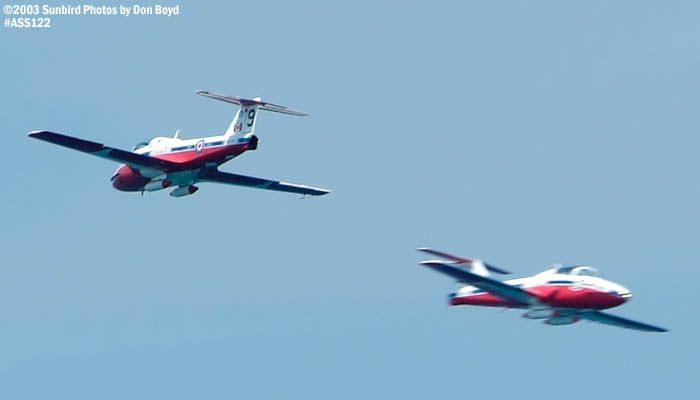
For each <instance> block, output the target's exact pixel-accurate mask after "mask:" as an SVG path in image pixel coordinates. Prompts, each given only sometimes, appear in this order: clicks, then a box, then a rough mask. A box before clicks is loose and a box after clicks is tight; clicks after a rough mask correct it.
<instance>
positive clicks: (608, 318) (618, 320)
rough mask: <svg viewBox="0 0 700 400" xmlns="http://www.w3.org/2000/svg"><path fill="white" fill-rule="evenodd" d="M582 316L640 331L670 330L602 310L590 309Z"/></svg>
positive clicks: (581, 314)
mask: <svg viewBox="0 0 700 400" xmlns="http://www.w3.org/2000/svg"><path fill="white" fill-rule="evenodd" d="M578 315H580V316H581V317H582V318H585V319H587V320H590V321H595V322H600V323H602V324H608V325H613V326H619V327H622V328H628V329H636V330H638V331H645V332H668V329H664V328H660V327H658V326H654V325H649V324H645V323H643V322H638V321H633V320H631V319H627V318H622V317H618V316H616V315H612V314H607V313H604V312H600V311H588V312H584V313H579V314H578Z"/></svg>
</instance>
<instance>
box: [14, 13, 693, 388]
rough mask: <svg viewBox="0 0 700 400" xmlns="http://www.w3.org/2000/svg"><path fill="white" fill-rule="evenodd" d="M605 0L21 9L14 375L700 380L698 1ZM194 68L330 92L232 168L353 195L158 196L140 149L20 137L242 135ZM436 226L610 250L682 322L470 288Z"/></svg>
mask: <svg viewBox="0 0 700 400" xmlns="http://www.w3.org/2000/svg"><path fill="white" fill-rule="evenodd" d="M609 3H610V2H560V1H552V2H495V3H493V4H492V2H477V1H475V2H453V3H450V2H403V1H402V2H373V1H370V2H363V1H360V2H345V3H342V2H341V3H338V2H296V1H295V2H265V1H264V2H259V1H258V2H250V1H249V2H240V1H236V2H228V1H227V2H220V3H214V2H207V3H206V4H197V5H195V4H194V2H193V3H189V2H188V3H185V2H181V3H179V4H180V15H179V16H175V17H171V18H166V17H157V16H150V17H140V18H139V17H129V18H123V17H99V16H78V17H75V16H74V17H66V16H63V17H55V18H54V23H53V25H54V27H53V28H51V29H47V30H38V29H32V30H19V29H9V28H2V31H1V32H0V54H2V60H3V61H2V66H3V67H2V72H3V77H4V79H3V85H2V89H3V90H2V94H1V95H0V96H2V97H1V98H2V101H1V102H0V117H1V120H2V121H3V130H2V135H3V136H2V139H3V140H4V151H3V157H2V171H3V174H4V179H3V189H2V207H1V208H0V213H1V217H2V229H1V230H0V243H1V244H0V248H1V249H2V255H3V257H2V262H1V263H0V265H1V267H0V304H1V306H0V310H1V314H0V315H1V318H0V321H1V326H0V354H1V356H0V398H3V399H47V398H52V399H96V398H99V399H124V398H133V399H152V398H168V399H190V398H212V399H223V398H303V399H327V398H335V399H357V398H378V399H379V398H382V399H383V398H404V399H425V398H457V397H464V398H467V397H468V398H474V399H477V398H507V397H516V396H517V397H520V398H522V397H523V396H524V397H533V396H537V397H538V398H559V397H561V396H562V395H565V396H566V397H567V398H571V399H590V398H594V397H602V398H649V399H652V398H662V397H665V396H668V395H670V394H673V395H676V396H677V397H679V398H697V397H698V396H700V383H698V379H697V378H698V367H700V348H699V345H698V340H697V338H698V329H699V328H700V324H699V323H698V318H697V315H698V307H699V306H700V294H699V293H698V280H699V278H700V272H698V267H697V261H698V258H699V256H700V254H698V226H699V223H700V213H699V212H698V204H700V188H699V185H698V168H699V167H700V162H699V157H698V149H699V145H700V140H699V139H698V131H699V130H700V113H698V106H699V104H700V101H699V100H700V99H698V93H700V79H698V70H699V69H700V41H699V38H700V27H699V26H700V25H699V24H698V18H699V15H700V5H698V3H696V2H672V3H663V4H661V3H658V2H639V1H634V2H631V1H630V2H615V4H609ZM58 4H60V3H58ZM96 4H97V3H96ZM99 4H102V3H99ZM115 4H119V3H115ZM123 4H131V3H123ZM169 4H170V5H174V4H177V3H169ZM198 89H205V90H211V91H215V92H220V93H225V94H231V95H238V96H248V97H252V96H262V97H263V99H265V100H268V101H271V102H275V103H278V104H283V105H287V106H289V107H293V108H297V109H301V110H304V111H307V112H309V113H310V114H311V115H310V116H309V117H306V118H297V117H291V116H285V115H279V114H273V113H265V114H261V115H260V119H259V121H258V124H257V127H256V128H257V129H256V134H257V135H258V136H259V137H260V138H261V141H260V147H259V149H258V150H257V151H255V152H250V153H246V154H244V155H243V156H241V157H240V158H239V159H236V160H233V161H231V162H229V163H228V164H226V165H225V166H224V167H223V168H222V169H223V170H225V171H232V172H238V173H244V174H250V175H255V176H261V177H267V178H277V179H282V180H285V181H289V182H296V183H303V184H308V185H313V186H320V187H327V188H330V189H332V190H333V193H331V194H330V195H328V196H325V197H321V198H313V199H307V200H303V201H301V200H299V199H298V197H297V196H296V195H291V194H285V193H275V192H266V191H260V190H252V189H244V188H237V187H230V186H224V185H214V184H202V185H200V191H199V192H197V193H196V195H194V196H191V197H186V198H181V199H174V198H170V197H169V196H168V195H167V191H164V192H159V193H149V194H146V195H145V196H143V197H141V196H140V195H139V194H135V193H120V192H117V191H115V190H114V189H113V188H112V187H111V185H110V182H109V177H110V175H111V174H112V173H113V172H114V170H115V169H116V168H117V164H116V163H110V162H108V161H105V160H100V159H98V158H95V157H90V156H88V155H85V154H81V153H78V152H74V151H70V150H67V149H64V148H60V147H58V146H53V145H50V144H47V143H43V142H39V141H36V140H32V139H29V138H27V137H26V133H27V132H28V131H31V130H36V129H50V130H54V131H56V132H62V133H66V134H70V135H74V136H78V137H83V138H86V139H92V140H96V141H100V142H104V143H106V144H109V145H112V146H115V147H120V148H125V149H130V148H131V147H132V146H133V145H134V144H135V143H137V142H139V141H142V140H144V139H148V138H151V137H153V136H156V135H167V136H169V135H172V134H173V133H174V132H175V130H176V129H178V128H179V129H182V133H181V135H182V136H183V137H197V136H204V135H210V134H215V133H220V132H222V131H223V130H225V128H226V127H227V126H228V123H229V122H230V120H231V118H232V117H233V115H234V113H235V111H236V109H235V107H233V106H232V105H227V104H225V103H221V102H217V101H213V100H210V99H206V98H202V97H199V96H196V95H195V94H194V91H195V90H198ZM418 246H431V247H435V248H438V249H444V250H447V251H451V252H454V253H458V254H461V255H464V256H468V257H477V258H483V259H485V260H487V261H489V262H491V263H493V264H494V265H497V266H500V267H502V268H506V269H509V270H512V271H514V272H515V273H516V275H521V276H524V275H530V274H533V273H536V272H539V271H541V270H544V269H547V268H549V267H550V266H551V264H552V263H564V264H580V263H586V264H590V265H593V266H596V267H597V268H598V269H600V270H601V271H602V272H603V273H604V274H605V275H606V277H607V278H609V279H611V280H613V281H616V282H618V283H620V284H622V285H624V286H626V287H628V288H630V289H631V290H632V293H633V295H634V296H633V298H632V301H631V302H629V303H627V304H625V305H624V306H621V307H619V308H618V309H615V310H612V312H613V313H615V314H618V315H622V316H626V317H629V318H634V319H637V320H641V321H644V322H648V323H652V324H656V325H660V326H664V327H667V328H670V329H671V332H669V333H667V334H647V333H642V332H636V331H630V330H625V329H619V328H614V327H609V326H605V325H598V324H594V323H589V322H580V323H577V324H575V325H570V326H564V327H549V326H546V325H543V324H542V323H540V322H538V321H530V320H525V319H523V318H521V317H520V315H521V314H522V312H521V311H516V310H507V311H501V310H499V309H481V308H475V307H471V308H470V307H449V306H448V305H447V304H446V295H447V293H449V292H450V291H452V290H453V289H454V287H455V285H454V283H453V282H452V281H451V280H450V279H448V278H446V277H444V276H441V275H439V274H435V273H433V272H432V271H429V270H427V269H424V268H422V267H420V266H418V265H417V263H418V262H419V261H421V260H422V259H423V257H422V255H421V254H419V253H418V252H416V251H415V250H414V249H415V248H416V247H418Z"/></svg>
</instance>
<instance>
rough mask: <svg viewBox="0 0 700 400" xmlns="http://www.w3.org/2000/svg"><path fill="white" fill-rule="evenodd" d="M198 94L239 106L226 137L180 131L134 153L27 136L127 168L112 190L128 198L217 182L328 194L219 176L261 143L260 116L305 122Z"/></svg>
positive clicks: (266, 106) (264, 106) (250, 103)
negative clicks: (186, 134) (225, 165)
mask: <svg viewBox="0 0 700 400" xmlns="http://www.w3.org/2000/svg"><path fill="white" fill-rule="evenodd" d="M197 94H199V95H202V96H206V97H210V98H212V99H216V100H221V101H224V102H227V103H232V104H237V105H238V106H240V108H239V109H238V112H236V115H235V117H234V118H233V121H232V122H231V124H230V125H229V127H228V129H227V130H226V132H225V133H224V134H222V135H217V136H209V137H202V138H196V139H181V138H179V137H178V135H179V131H177V132H176V133H175V136H174V137H172V138H171V137H155V138H153V139H151V140H150V141H148V142H143V143H139V144H137V145H136V146H135V147H134V148H133V150H132V151H126V150H120V149H116V148H113V147H107V146H105V145H103V144H101V143H95V142H91V141H88V140H83V139H78V138H75V137H71V136H66V135H62V134H59V133H54V132H49V131H34V132H29V136H30V137H33V138H35V139H40V140H44V141H47V142H50V143H54V144H57V145H60V146H64V147H68V148H70V149H73V150H78V151H82V152H84V153H88V154H92V155H94V156H97V157H102V158H106V159H108V160H112V161H117V162H120V163H123V164H122V165H121V166H119V168H118V169H117V171H116V172H115V173H114V175H112V178H111V181H112V186H114V188H115V189H118V190H122V191H127V192H141V193H142V194H143V192H144V191H147V192H153V191H156V190H162V189H166V188H170V187H172V188H175V189H174V190H173V191H171V192H170V195H171V196H174V197H182V196H187V195H190V194H193V193H194V192H196V191H197V190H198V189H199V188H198V187H197V186H195V183H198V182H216V183H226V184H229V185H238V186H247V187H253V188H259V189H267V190H276V191H281V192H291V193H299V194H302V195H304V196H322V195H324V194H327V193H329V191H328V190H325V189H320V188H314V187H310V186H304V185H296V184H292V183H285V182H279V181H275V180H269V179H262V178H255V177H252V176H245V175H238V174H232V173H228V172H222V171H219V169H218V167H219V166H220V165H221V164H223V163H225V162H227V161H229V160H231V159H232V158H234V157H237V156H239V155H241V154H243V153H244V152H246V151H248V150H255V149H257V148H258V137H257V136H255V135H254V134H253V132H254V130H255V122H256V121H257V113H258V111H259V110H265V111H273V112H277V113H282V114H289V115H296V116H305V115H308V114H306V113H303V112H301V111H296V110H292V109H289V108H287V107H284V106H280V105H276V104H271V103H266V102H263V101H261V99H260V98H259V97H257V98H254V99H252V100H251V99H243V98H239V97H233V96H224V95H220V94H216V93H210V92H207V91H203V90H200V91H197Z"/></svg>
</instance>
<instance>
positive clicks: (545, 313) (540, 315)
mask: <svg viewBox="0 0 700 400" xmlns="http://www.w3.org/2000/svg"><path fill="white" fill-rule="evenodd" d="M556 315H557V314H556V311H554V310H552V309H549V308H539V309H535V310H530V311H528V312H526V313H525V314H523V318H527V319H545V318H551V317H554V316H556Z"/></svg>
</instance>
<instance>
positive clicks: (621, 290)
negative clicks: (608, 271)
mask: <svg viewBox="0 0 700 400" xmlns="http://www.w3.org/2000/svg"><path fill="white" fill-rule="evenodd" d="M615 291H616V292H617V295H618V296H620V298H621V299H622V302H623V303H624V302H626V301H629V299H631V298H632V292H630V290H629V289H627V288H626V287H624V286H620V285H617V287H616V288H615Z"/></svg>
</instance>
